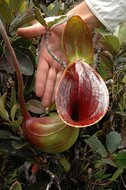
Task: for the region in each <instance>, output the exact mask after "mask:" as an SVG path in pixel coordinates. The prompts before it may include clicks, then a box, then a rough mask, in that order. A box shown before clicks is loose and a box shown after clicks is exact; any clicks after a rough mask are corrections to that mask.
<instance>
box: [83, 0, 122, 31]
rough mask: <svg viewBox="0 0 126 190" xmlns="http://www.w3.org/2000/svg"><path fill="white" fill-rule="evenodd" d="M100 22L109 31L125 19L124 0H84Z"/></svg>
mask: <svg viewBox="0 0 126 190" xmlns="http://www.w3.org/2000/svg"><path fill="white" fill-rule="evenodd" d="M85 2H86V4H87V5H88V7H89V8H90V9H91V11H92V12H93V13H94V15H95V16H96V17H97V18H98V19H99V20H100V22H101V23H102V24H103V25H104V26H105V27H106V28H107V29H108V30H109V31H111V32H113V31H114V29H115V27H116V26H117V25H118V24H119V23H121V22H124V21H126V0H85Z"/></svg>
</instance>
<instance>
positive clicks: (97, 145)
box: [85, 135, 108, 157]
mask: <svg viewBox="0 0 126 190" xmlns="http://www.w3.org/2000/svg"><path fill="white" fill-rule="evenodd" d="M85 142H86V143H87V144H88V145H89V146H90V148H91V149H92V150H93V151H95V152H97V153H99V154H100V155H101V157H107V155H108V153H107V150H106V149H105V147H104V145H103V144H102V143H101V141H100V140H99V139H98V137H97V136H96V135H93V136H92V137H90V138H89V139H86V140H85Z"/></svg>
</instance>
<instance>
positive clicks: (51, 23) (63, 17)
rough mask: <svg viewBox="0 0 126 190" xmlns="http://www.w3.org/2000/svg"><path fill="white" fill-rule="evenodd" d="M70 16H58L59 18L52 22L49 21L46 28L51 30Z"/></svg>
mask: <svg viewBox="0 0 126 190" xmlns="http://www.w3.org/2000/svg"><path fill="white" fill-rule="evenodd" d="M70 17H71V16H66V15H63V16H60V17H59V18H56V19H55V20H54V21H50V22H49V23H48V28H49V29H52V28H54V27H56V26H58V25H60V24H63V23H64V22H66V21H67V20H68V19H69V18H70Z"/></svg>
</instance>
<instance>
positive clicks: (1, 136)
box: [0, 130, 20, 140]
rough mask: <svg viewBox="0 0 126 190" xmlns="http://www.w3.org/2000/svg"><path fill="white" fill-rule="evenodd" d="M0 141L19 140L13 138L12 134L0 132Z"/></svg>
mask: <svg viewBox="0 0 126 190" xmlns="http://www.w3.org/2000/svg"><path fill="white" fill-rule="evenodd" d="M2 139H11V140H12V139H13V140H19V139H20V137H17V136H13V135H12V133H11V132H9V131H5V130H0V140H2Z"/></svg>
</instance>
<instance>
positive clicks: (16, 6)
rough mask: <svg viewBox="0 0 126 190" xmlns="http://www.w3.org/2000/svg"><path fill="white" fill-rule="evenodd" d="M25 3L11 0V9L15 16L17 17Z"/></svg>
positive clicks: (20, 0)
mask: <svg viewBox="0 0 126 190" xmlns="http://www.w3.org/2000/svg"><path fill="white" fill-rule="evenodd" d="M24 2H25V0H18V1H17V0H11V1H10V4H11V9H12V12H13V15H15V14H16V13H17V12H18V10H19V9H20V7H21V6H22V4H23V3H24Z"/></svg>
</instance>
